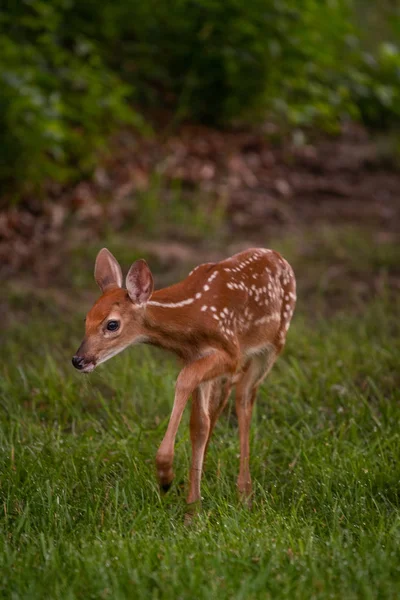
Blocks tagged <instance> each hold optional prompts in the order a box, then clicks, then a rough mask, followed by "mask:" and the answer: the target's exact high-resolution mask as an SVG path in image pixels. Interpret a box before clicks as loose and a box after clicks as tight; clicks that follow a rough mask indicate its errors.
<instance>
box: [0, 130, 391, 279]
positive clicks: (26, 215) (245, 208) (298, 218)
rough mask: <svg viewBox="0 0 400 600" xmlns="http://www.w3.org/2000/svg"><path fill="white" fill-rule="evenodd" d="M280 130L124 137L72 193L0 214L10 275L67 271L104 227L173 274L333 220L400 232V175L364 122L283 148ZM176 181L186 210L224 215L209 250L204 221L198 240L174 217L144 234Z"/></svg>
mask: <svg viewBox="0 0 400 600" xmlns="http://www.w3.org/2000/svg"><path fill="white" fill-rule="evenodd" d="M273 134H274V132H273V131H271V128H270V126H266V127H265V128H260V129H259V130H257V131H228V132H226V131H225V132H220V131H215V130H212V129H208V128H205V127H193V126H183V127H182V128H181V129H180V130H179V131H178V132H177V133H175V134H173V135H159V136H154V137H153V138H151V139H143V138H141V137H139V136H137V135H136V134H135V133H132V132H129V131H123V132H121V133H120V134H119V135H118V136H117V137H116V139H115V140H114V141H113V144H112V151H110V154H109V156H108V157H107V158H104V159H103V160H102V161H101V163H100V164H99V166H98V168H97V169H96V171H95V173H94V175H93V178H92V179H91V180H90V181H83V182H81V183H79V184H78V185H76V186H75V187H73V188H71V189H67V190H66V189H62V188H61V187H60V186H55V185H49V186H48V190H47V195H46V199H45V200H39V199H37V198H34V197H31V198H26V199H24V201H23V202H22V203H21V204H20V205H19V206H18V207H15V208H11V209H4V210H2V211H1V212H0V265H1V267H0V268H1V272H2V275H3V277H4V276H9V277H13V276H15V275H20V274H21V273H25V274H28V275H34V276H35V277H36V278H37V279H38V281H39V282H41V284H42V285H45V284H46V283H47V282H48V281H49V278H54V276H56V275H57V274H60V273H61V272H62V266H63V263H64V262H65V260H66V256H67V254H68V251H69V249H70V247H71V245H73V246H79V244H87V243H88V241H89V240H90V243H93V244H100V243H101V241H102V240H103V239H104V235H105V232H109V231H113V232H125V233H126V232H128V233H130V234H131V235H132V236H135V238H138V239H139V238H140V239H141V241H140V240H139V241H138V243H141V244H142V245H144V246H145V245H146V243H147V246H148V251H149V252H150V253H153V254H154V255H156V256H157V254H158V258H159V259H160V261H161V262H163V264H164V266H165V267H166V269H167V270H168V268H169V267H170V266H171V264H172V266H174V267H176V266H177V265H178V264H179V262H180V261H181V262H182V263H183V262H184V263H190V262H191V261H192V259H193V258H194V259H195V260H194V261H193V262H198V261H199V260H202V259H203V257H205V258H208V255H209V253H210V252H211V253H212V254H213V255H214V256H217V255H219V250H220V249H221V252H222V251H224V252H225V253H226V247H227V246H231V245H232V244H231V243H230V242H231V240H240V241H241V243H239V244H236V246H240V245H242V246H243V245H244V246H245V245H249V244H251V243H260V244H263V245H267V244H268V240H269V239H271V238H274V239H276V238H278V237H279V236H281V235H287V234H291V233H293V235H295V234H297V235H298V236H299V237H302V236H303V237H304V236H306V235H307V234H306V232H307V231H310V230H312V229H316V228H320V227H323V226H324V225H326V224H328V225H338V226H342V225H345V226H349V225H352V224H353V225H357V226H358V227H360V226H362V227H365V228H366V229H368V230H370V231H372V232H373V233H374V243H378V244H379V243H380V241H383V242H384V241H385V240H387V239H390V240H392V239H393V238H394V237H395V236H396V234H397V233H399V232H400V194H399V191H400V173H398V172H395V171H393V170H390V169H388V168H386V167H385V166H384V165H383V163H382V160H381V159H380V156H379V152H378V150H377V147H376V145H375V144H374V143H373V142H372V141H371V139H370V137H369V135H368V133H367V132H366V131H365V130H364V129H362V128H360V127H356V126H351V127H347V128H345V129H344V130H343V132H342V133H341V135H340V136H337V137H335V138H329V139H319V140H316V141H314V142H313V143H312V144H311V143H309V144H300V141H301V140H300V141H299V140H298V139H297V140H296V136H294V138H293V140H292V141H290V142H285V143H282V142H281V143H280V144H279V145H277V144H274V143H272V141H271V139H272V138H273ZM177 182H179V202H180V203H181V204H183V205H186V206H188V207H189V214H190V209H193V210H195V207H196V205H198V203H201V205H202V209H203V211H204V213H205V214H206V215H207V214H208V215H209V219H210V224H211V222H212V220H213V219H215V215H216V211H219V212H218V214H219V215H220V216H219V219H220V220H219V221H218V224H217V226H216V228H217V232H216V233H217V235H216V236H214V237H216V238H218V237H219V241H220V244H219V247H218V242H216V243H214V246H213V247H212V249H210V246H209V242H208V235H207V223H205V228H203V231H202V232H201V233H199V235H197V236H194V237H193V236H192V237H191V236H188V235H187V230H186V227H185V225H184V223H183V224H182V223H181V224H180V226H175V225H174V217H173V216H172V217H171V219H170V223H169V227H164V228H161V230H159V231H158V230H157V232H156V234H153V237H154V236H155V237H156V242H154V241H153V242H150V241H148V240H149V238H150V237H151V236H150V234H149V235H147V232H146V226H147V224H146V221H145V220H144V219H143V213H144V212H145V211H144V208H145V210H146V211H148V215H149V218H151V219H152V220H153V221H154V222H155V223H156V227H157V218H158V217H157V214H151V210H152V209H151V198H153V197H154V196H157V203H156V204H155V206H154V211H155V212H157V209H158V207H160V205H162V206H163V207H164V208H165V210H164V213H163V214H164V216H165V215H168V209H169V206H172V202H173V201H172V200H171V197H172V196H171V194H172V191H171V190H174V189H176V187H177ZM171 214H172V213H171ZM221 215H222V216H221ZM214 227H215V226H214ZM214 233H215V232H214ZM146 238H147V242H146V243H145V242H144V241H143V239H146ZM205 240H206V241H205ZM171 241H173V242H174V245H170V244H171ZM233 245H235V244H233ZM160 248H161V249H162V250H161V251H160ZM166 249H167V250H166ZM168 257H169V258H168Z"/></svg>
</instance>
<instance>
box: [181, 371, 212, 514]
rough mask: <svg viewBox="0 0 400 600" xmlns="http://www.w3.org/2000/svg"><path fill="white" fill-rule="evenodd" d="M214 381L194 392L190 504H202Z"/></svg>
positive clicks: (188, 499) (191, 430) (191, 426)
mask: <svg viewBox="0 0 400 600" xmlns="http://www.w3.org/2000/svg"><path fill="white" fill-rule="evenodd" d="M211 386H212V382H210V381H208V382H207V383H203V384H202V385H200V386H199V387H198V388H197V389H196V390H195V391H194V392H193V394H192V412H191V415H190V439H191V441H192V465H191V468H190V486H189V495H188V498H187V503H188V504H193V503H194V502H196V503H198V504H199V505H200V503H201V493H200V482H201V475H202V470H203V462H204V455H205V450H206V445H207V440H208V435H209V431H210V417H209V414H208V409H209V401H210V391H211Z"/></svg>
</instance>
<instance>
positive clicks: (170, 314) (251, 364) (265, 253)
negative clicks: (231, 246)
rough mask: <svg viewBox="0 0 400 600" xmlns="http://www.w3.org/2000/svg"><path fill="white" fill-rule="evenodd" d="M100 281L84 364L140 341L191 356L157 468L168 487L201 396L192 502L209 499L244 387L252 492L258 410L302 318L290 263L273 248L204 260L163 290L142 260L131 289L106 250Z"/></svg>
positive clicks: (243, 489)
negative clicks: (209, 462)
mask: <svg viewBox="0 0 400 600" xmlns="http://www.w3.org/2000/svg"><path fill="white" fill-rule="evenodd" d="M95 279H96V281H97V283H98V285H99V286H100V288H101V291H102V292H103V294H102V296H101V297H100V299H99V300H98V301H97V302H96V303H95V305H94V306H93V308H92V309H91V310H90V312H89V313H88V315H87V317H86V335H85V338H84V340H83V342H82V344H81V346H80V347H79V349H78V351H77V353H76V355H75V356H74V357H73V359H72V363H73V365H74V367H76V368H77V369H79V370H80V371H81V372H82V373H88V372H90V371H92V370H93V369H94V368H95V367H96V366H97V365H99V364H100V363H102V362H104V361H106V360H108V359H109V358H111V357H112V356H114V355H115V354H118V352H121V351H122V350H124V348H127V347H128V346H131V345H132V344H138V343H145V344H152V345H154V346H159V347H161V348H165V349H166V350H171V351H172V352H174V353H175V354H176V355H177V356H178V357H179V358H180V359H181V360H182V361H183V368H182V370H181V372H180V373H179V376H178V378H177V381H176V389H175V399H174V404H173V408H172V414H171V417H170V420H169V424H168V428H167V431H166V434H165V437H164V439H163V441H162V443H161V446H160V448H159V450H158V452H157V456H156V465H157V473H158V478H159V481H160V485H161V487H162V489H163V490H167V489H168V488H169V487H170V485H171V482H172V480H173V477H174V474H173V470H172V463H173V458H174V444H175V437H176V434H177V431H178V427H179V423H180V421H181V417H182V413H183V410H184V408H185V406H186V403H187V401H188V399H189V397H190V396H192V412H191V417H190V437H191V442H192V464H191V470H190V487H189V494H188V498H187V502H188V503H189V504H191V503H194V502H198V501H200V497H201V496H200V480H201V474H202V469H203V461H204V455H205V452H206V449H207V445H208V442H209V440H210V436H211V433H212V431H213V429H214V426H215V423H216V421H217V419H218V417H219V415H220V414H221V412H222V410H223V408H224V406H225V404H226V402H227V400H228V397H229V393H230V391H231V388H232V386H233V385H236V411H237V416H238V421H239V437H240V469H239V477H238V481H237V485H238V489H239V492H240V494H241V495H242V496H243V497H244V498H249V497H250V495H251V477H250V470H249V457H250V448H249V430H250V421H251V414H252V409H253V404H254V401H255V398H256V393H257V389H258V387H259V385H260V383H261V382H262V380H263V379H264V377H265V376H266V375H267V373H268V371H269V370H270V369H271V367H272V365H273V364H274V362H275V360H276V358H277V357H278V355H279V354H280V352H281V351H282V349H283V347H284V345H285V340H286V334H287V331H288V329H289V324H290V320H291V318H292V315H293V310H294V307H295V302H296V282H295V277H294V274H293V270H292V268H291V267H290V265H289V264H288V263H287V262H286V260H284V259H283V258H282V257H281V256H280V254H278V253H277V252H274V251H273V250H265V249H262V248H253V249H250V250H246V251H244V252H241V253H239V254H236V255H235V256H232V257H231V258H228V259H226V260H223V261H221V262H218V263H206V264H203V265H200V266H198V267H196V268H195V269H194V270H193V271H192V272H191V273H189V275H188V277H187V278H186V279H184V280H183V281H181V282H180V283H177V284H175V285H172V286H170V287H168V288H164V289H161V290H157V291H155V292H153V277H152V274H151V272H150V269H149V267H148V266H147V263H146V262H145V261H144V260H137V261H136V262H135V263H133V265H132V266H131V268H130V269H129V272H128V275H127V277H126V282H125V284H126V289H124V288H123V287H122V285H123V279H122V272H121V268H120V266H119V264H118V262H117V261H116V259H115V258H114V257H113V255H112V254H111V253H110V252H109V251H108V250H107V249H105V248H103V249H102V250H100V252H99V254H98V256H97V259H96V265H95Z"/></svg>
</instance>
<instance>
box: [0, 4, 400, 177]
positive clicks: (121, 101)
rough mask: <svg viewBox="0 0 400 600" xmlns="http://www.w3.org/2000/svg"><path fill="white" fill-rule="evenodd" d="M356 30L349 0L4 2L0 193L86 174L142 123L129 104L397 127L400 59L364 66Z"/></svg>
mask: <svg viewBox="0 0 400 600" xmlns="http://www.w3.org/2000/svg"><path fill="white" fill-rule="evenodd" d="M356 4H357V3H356ZM376 10H379V8H377V9H376ZM392 21H393V23H392V26H391V32H393V33H392V34H391V35H393V36H394V37H396V32H397V33H398V31H399V29H400V25H399V19H398V18H393V19H392ZM355 23H356V20H355V17H354V13H353V3H352V2H348V1H347V0H335V1H330V0H322V1H321V0H248V2H242V1H241V0H225V2H218V1H216V0H166V1H165V2H162V3H160V2H158V1H156V0H146V1H144V0H114V1H113V2H105V1H95V0H85V2H80V1H79V2H78V0H53V1H52V2H47V1H45V0H22V1H21V2H20V3H14V2H11V1H10V2H9V3H8V4H7V3H6V4H4V5H3V6H2V8H1V9H0V27H1V29H2V30H3V35H1V36H0V85H1V97H0V131H1V132H2V133H1V136H2V137H1V140H0V141H1V144H0V162H1V167H0V182H3V183H4V182H7V181H9V182H14V183H15V182H18V186H19V187H21V185H22V186H23V185H25V184H40V183H41V182H42V181H43V180H45V179H47V178H50V179H55V180H58V181H66V180H69V179H71V178H75V177H77V176H79V175H80V174H82V172H86V171H88V170H90V168H91V167H92V165H93V161H94V159H95V151H96V150H97V149H99V148H101V147H102V146H103V145H104V143H105V140H106V138H107V135H108V134H109V133H110V132H111V131H113V129H114V128H115V127H116V126H117V125H118V124H120V123H135V124H136V125H140V124H141V121H140V119H139V115H138V112H137V110H134V109H133V108H132V105H135V106H141V107H142V108H143V109H145V110H146V111H147V110H148V109H152V110H155V111H160V110H161V111H164V110H165V109H168V111H170V112H172V114H173V115H174V119H176V120H181V119H191V120H193V121H197V122H198V121H202V122H208V123H213V124H217V125H226V124H229V123H232V122H235V121H243V120H244V119H245V120H248V119H252V120H253V119H263V118H265V115H266V114H269V116H270V118H272V119H273V120H276V121H278V122H279V123H281V124H284V125H289V126H290V127H293V126H294V127H310V126H313V127H315V126H316V127H320V128H323V129H327V130H335V129H336V128H337V127H338V125H339V123H340V122H341V120H343V119H345V118H353V119H354V118H355V119H360V120H364V121H365V122H367V123H368V124H371V125H379V126H382V125H384V126H386V125H388V124H393V123H396V122H397V123H398V122H399V108H398V107H399V102H398V99H399V95H400V75H399V62H400V58H399V50H398V48H397V46H396V45H395V43H393V42H392V43H391V44H389V43H387V42H385V41H384V42H383V43H382V44H381V46H380V48H378V49H376V45H375V48H374V49H369V50H368V54H366V53H365V52H364V46H363V35H362V33H361V32H360V31H359V30H358V29H357V27H356V24H355Z"/></svg>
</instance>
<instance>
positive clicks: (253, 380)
mask: <svg viewBox="0 0 400 600" xmlns="http://www.w3.org/2000/svg"><path fill="white" fill-rule="evenodd" d="M276 357H277V354H276V352H275V351H274V350H273V349H268V350H266V351H265V352H264V353H262V354H259V355H256V356H254V357H252V358H250V360H249V361H248V363H247V365H246V367H245V369H244V372H243V375H242V376H241V378H240V379H239V381H238V383H237V385H236V413H237V417H238V422H239V441H240V467H239V476H238V480H237V487H238V491H239V495H240V498H241V499H242V500H244V501H245V502H247V503H250V500H251V494H252V482H251V475H250V465H249V463H250V439H249V438H250V424H251V416H252V412H253V406H254V402H255V399H256V395H257V390H258V388H259V386H260V384H261V382H262V380H263V379H264V377H265V376H266V375H267V374H268V372H269V371H270V369H271V367H272V365H273V364H274V362H275V359H276Z"/></svg>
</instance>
